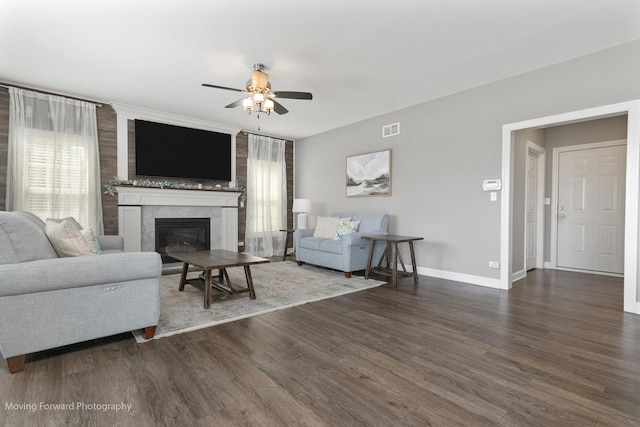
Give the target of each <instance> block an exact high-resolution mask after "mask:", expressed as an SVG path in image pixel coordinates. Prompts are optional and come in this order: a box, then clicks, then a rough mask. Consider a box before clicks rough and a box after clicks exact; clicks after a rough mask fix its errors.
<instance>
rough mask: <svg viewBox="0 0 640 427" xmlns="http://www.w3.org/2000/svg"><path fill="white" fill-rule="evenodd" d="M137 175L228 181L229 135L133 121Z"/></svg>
mask: <svg viewBox="0 0 640 427" xmlns="http://www.w3.org/2000/svg"><path fill="white" fill-rule="evenodd" d="M135 153H136V154H135V155H136V161H135V164H136V175H137V176H150V177H162V178H185V179H194V180H200V181H205V180H214V181H231V164H232V158H231V135H230V134H227V133H220V132H214V131H208V130H202V129H192V128H187V127H182V126H175V125H168V124H164V123H155V122H148V121H145V120H135Z"/></svg>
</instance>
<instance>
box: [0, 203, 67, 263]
mask: <svg viewBox="0 0 640 427" xmlns="http://www.w3.org/2000/svg"><path fill="white" fill-rule="evenodd" d="M34 218H35V220H34ZM25 219H26V220H25ZM36 220H37V221H39V223H38V222H37V221H36ZM0 229H1V230H2V231H1V232H0V237H1V239H0V264H12V263H16V262H28V261H34V260H38V259H51V258H58V254H57V253H56V251H55V250H54V249H53V246H51V243H50V242H49V239H47V236H46V234H45V233H44V224H43V223H42V221H40V219H39V218H38V217H36V216H35V215H33V214H32V213H29V212H0Z"/></svg>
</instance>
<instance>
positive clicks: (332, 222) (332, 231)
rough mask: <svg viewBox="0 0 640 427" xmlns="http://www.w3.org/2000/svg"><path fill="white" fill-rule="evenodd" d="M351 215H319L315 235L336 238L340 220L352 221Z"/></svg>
mask: <svg viewBox="0 0 640 427" xmlns="http://www.w3.org/2000/svg"><path fill="white" fill-rule="evenodd" d="M350 220H351V217H346V218H339V217H336V216H329V217H318V221H317V224H316V229H315V231H314V232H313V237H322V238H324V239H335V238H336V232H337V228H338V221H350Z"/></svg>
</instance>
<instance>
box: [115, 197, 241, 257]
mask: <svg viewBox="0 0 640 427" xmlns="http://www.w3.org/2000/svg"><path fill="white" fill-rule="evenodd" d="M117 191H118V193H117V194H118V231H119V234H120V235H121V236H122V237H123V239H124V250H125V251H126V252H139V251H141V250H142V206H207V207H219V208H220V209H221V211H222V230H221V235H222V249H227V250H230V251H234V252H235V251H237V250H238V197H240V195H241V194H242V193H240V192H235V191H204V190H187V189H173V188H154V187H132V186H118V187H117Z"/></svg>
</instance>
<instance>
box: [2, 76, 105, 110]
mask: <svg viewBox="0 0 640 427" xmlns="http://www.w3.org/2000/svg"><path fill="white" fill-rule="evenodd" d="M0 87H3V88H6V89H9V88H10V87H17V88H18V89H26V90H31V91H33V92H39V93H44V94H46V95H55V96H62V97H65V98H71V99H75V100H78V101H84V102H88V103H90V104H93V105H95V106H96V107H98V108H102V104H108V102H100V101H93V100H91V99H86V98H78V97H77V96H69V95H63V94H60V93H55V92H47V91H44V90H40V89H34V88H31V87H26V86H20V85H14V84H10V83H4V82H0Z"/></svg>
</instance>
